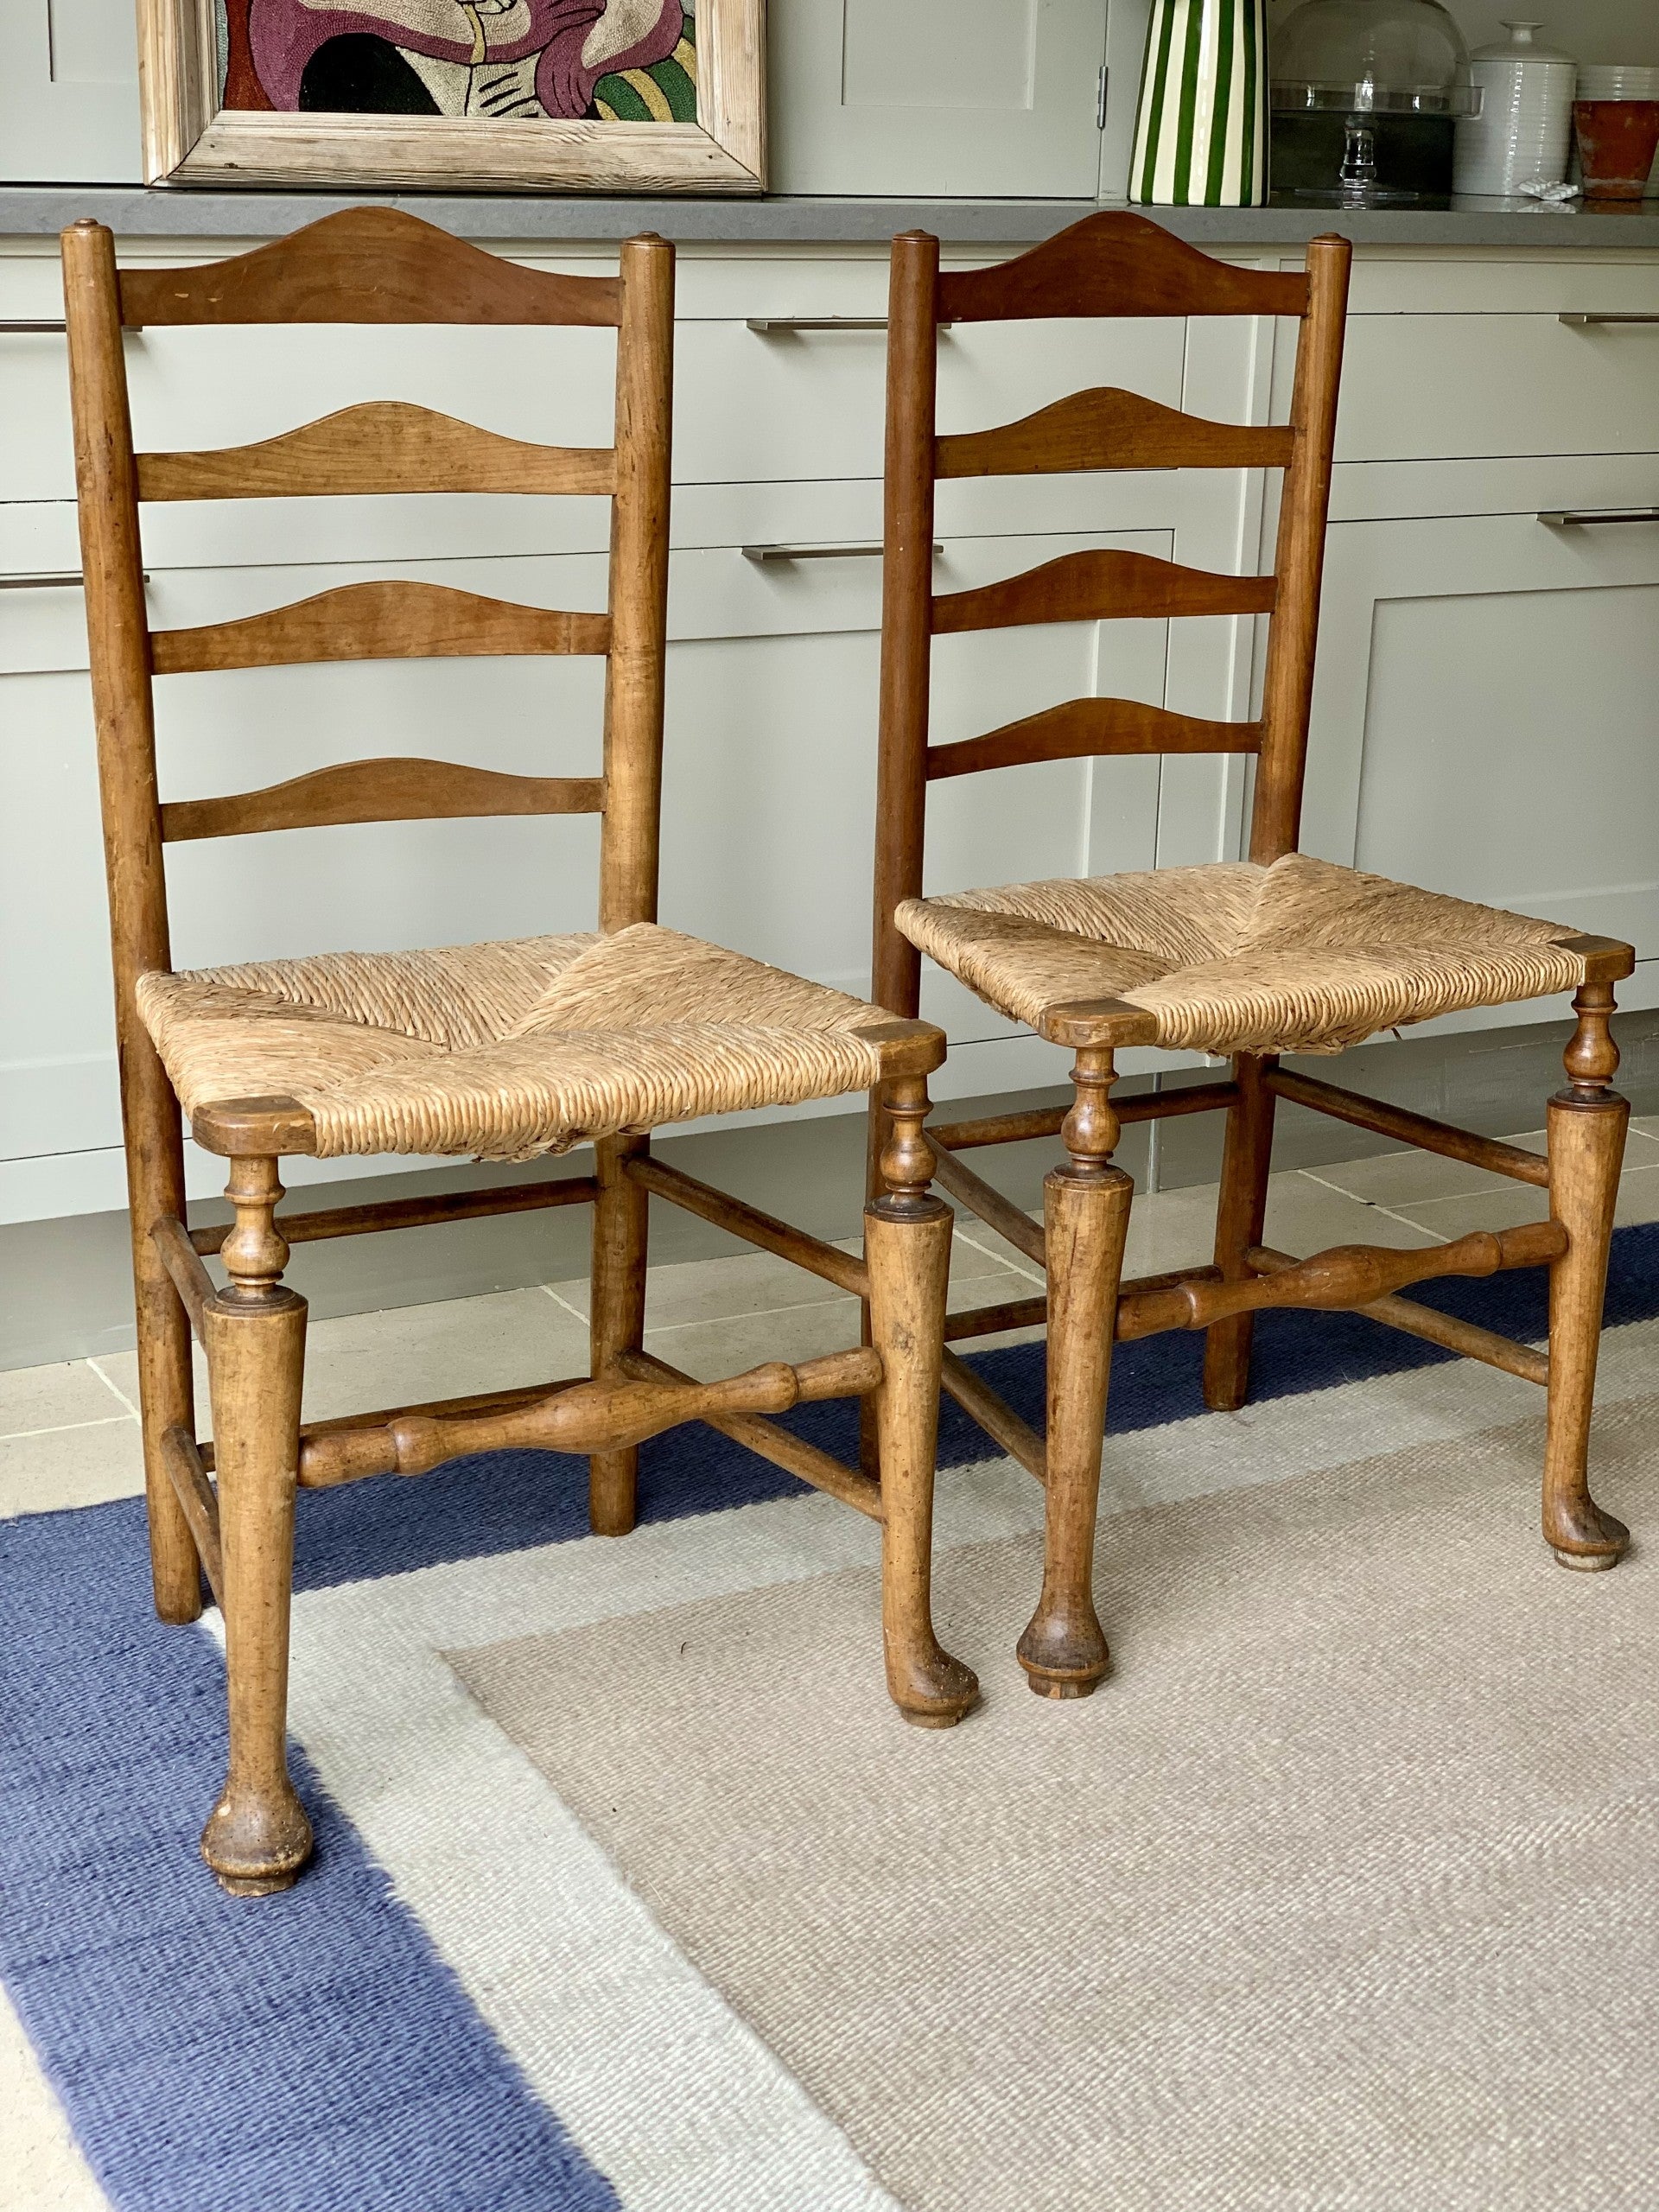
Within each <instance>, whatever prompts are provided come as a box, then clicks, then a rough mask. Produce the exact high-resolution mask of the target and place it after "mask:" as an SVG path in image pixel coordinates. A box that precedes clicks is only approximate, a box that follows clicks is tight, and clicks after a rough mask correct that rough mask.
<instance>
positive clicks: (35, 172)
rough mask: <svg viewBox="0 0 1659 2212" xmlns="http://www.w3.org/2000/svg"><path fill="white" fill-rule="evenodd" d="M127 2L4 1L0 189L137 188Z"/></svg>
mask: <svg viewBox="0 0 1659 2212" xmlns="http://www.w3.org/2000/svg"><path fill="white" fill-rule="evenodd" d="M142 177H143V167H142V164H141V162H140V157H139V149H138V48H137V33H136V28H135V19H134V12H133V6H132V0H5V5H4V6H3V8H0V181H3V180H12V179H16V180H17V181H23V182H27V183H31V184H54V183H65V184H137V183H138V182H139V181H141V179H142Z"/></svg>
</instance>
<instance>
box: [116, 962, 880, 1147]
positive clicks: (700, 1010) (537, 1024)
mask: <svg viewBox="0 0 1659 2212" xmlns="http://www.w3.org/2000/svg"><path fill="white" fill-rule="evenodd" d="M137 998H138V1007H139V1011H140V1014H141V1015H142V1017H143V1021H144V1024H145V1026H146V1027H147V1028H148V1029H149V1033H150V1035H151V1036H152V1037H153V1038H154V1039H155V1042H156V1049H157V1051H158V1052H160V1054H161V1056H162V1060H163V1062H164V1063H165V1065H166V1067H167V1071H168V1076H169V1077H171V1079H172V1082H173V1084H174V1087H175V1090H177V1092H178V1095H179V1097H180V1100H181V1103H182V1104H183V1105H184V1108H185V1109H186V1111H187V1112H188V1113H193V1114H194V1112H196V1111H197V1110H198V1109H200V1108H202V1107H205V1106H207V1105H210V1104H212V1103H214V1102H215V1101H219V1100H224V1099H231V1098H242V1097H254V1096H288V1097H291V1098H295V1099H297V1100H298V1101H299V1103H301V1104H302V1105H303V1106H305V1107H308V1109H310V1111H311V1113H312V1115H313V1116H314V1117H315V1122H316V1150H317V1152H318V1154H321V1155H323V1156H325V1157H326V1156H329V1155H334V1154H348V1153H380V1152H399V1153H436V1154H470V1155H472V1156H473V1157H475V1158H478V1159H484V1160H528V1159H532V1158H534V1157H536V1156H537V1154H543V1153H552V1152H563V1151H565V1150H567V1149H568V1148H569V1147H570V1146H571V1145H573V1144H575V1143H577V1142H579V1141H582V1140H584V1139H586V1138H589V1137H594V1136H613V1135H620V1134H623V1133H625V1132H636V1131H645V1130H648V1129H652V1128H657V1127H659V1126H660V1125H661V1124H663V1123H664V1122H679V1121H687V1120H690V1119H691V1118H692V1117H693V1116H701V1115H707V1114H728V1113H734V1112H738V1111H741V1110H742V1109H747V1108H753V1107H759V1106H785V1105H795V1104H798V1103H800V1102H801V1101H802V1100H804V1099H809V1098H824V1097H836V1096H841V1095H842V1093H844V1092H848V1091H854V1090H865V1089H868V1087H869V1086H870V1085H871V1084H874V1083H878V1082H879V1081H880V1078H881V1074H882V1056H881V1051H880V1045H879V1043H878V1042H876V1041H874V1039H871V1038H869V1037H867V1036H865V1035H863V1034H861V1031H863V1030H866V1029H874V1028H875V1027H877V1026H879V1025H880V1024H882V1023H884V1022H887V1021H889V1020H890V1017H888V1016H887V1015H885V1014H882V1013H881V1012H880V1009H879V1008H877V1007H872V1006H868V1005H866V1004H865V1003H864V1002H863V1001H861V1000H859V999H855V998H849V996H848V995H846V994H845V993H844V992H841V991H835V990H830V989H828V988H825V987H824V986H823V985H822V984H819V983H811V982H805V981H804V980H803V979H802V978H801V977H799V976H791V975H788V974H785V972H784V971H783V970H782V969H777V968H769V967H767V966H766V965H765V963H762V962H760V961H759V960H750V959H747V958H746V957H744V956H743V955H742V954H741V953H735V952H728V951H726V950H723V949H722V948H721V947H720V946H718V945H713V944H704V943H703V942H702V940H700V939H699V938H692V937H685V936H683V935H681V934H680V932H679V931H675V930H669V929H662V928H659V927H658V925H655V924H654V923H638V924H635V925H633V926H632V927H631V928H628V929H624V930H619V931H616V932H615V933H614V934H613V935H611V936H606V937H601V936H596V935H591V934H589V935H577V936H569V937H540V938H521V939H518V940H517V941H514V942H511V943H504V944H467V945H455V946H449V947H445V948H442V949H440V950H432V951H425V952H383V953H322V954H318V955H316V956H315V957H311V958H308V959H299V960H278V961H269V962H256V963H251V964H249V965H246V966H242V967H234V968H208V969H199V970H196V971H195V972H194V973H187V974H159V973H158V974H151V975H147V976H143V977H142V978H141V979H140V982H139V983H138V988H137Z"/></svg>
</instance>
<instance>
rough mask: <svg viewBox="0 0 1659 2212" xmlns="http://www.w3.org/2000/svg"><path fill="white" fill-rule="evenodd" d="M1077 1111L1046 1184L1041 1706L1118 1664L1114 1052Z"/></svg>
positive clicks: (1090, 1684)
mask: <svg viewBox="0 0 1659 2212" xmlns="http://www.w3.org/2000/svg"><path fill="white" fill-rule="evenodd" d="M1071 1079H1072V1082H1073V1084H1075V1086H1076V1092H1077V1096H1076V1103H1074V1105H1073V1106H1072V1109H1071V1113H1070V1114H1068V1115H1067V1116H1066V1118H1065V1125H1064V1127H1063V1128H1062V1129H1061V1131H1060V1137H1061V1141H1062V1142H1063V1143H1064V1144H1065V1147H1066V1151H1067V1154H1068V1155H1069V1157H1068V1158H1067V1160H1066V1161H1065V1165H1064V1166H1059V1167H1056V1168H1054V1169H1053V1170H1052V1171H1051V1173H1049V1174H1048V1175H1047V1176H1046V1179H1045V1180H1044V1184H1043V1219H1044V1226H1045V1230H1046V1239H1047V1253H1048V1485H1047V1488H1048V1497H1047V1510H1046V1518H1045V1522H1044V1529H1043V1592H1042V1597H1041V1599H1040V1600H1039V1604H1038V1606H1037V1611H1035V1613H1033V1616H1032V1618H1031V1622H1030V1624H1029V1626H1028V1627H1027V1630H1026V1632H1025V1634H1024V1635H1023V1636H1022V1637H1020V1646H1019V1656H1020V1665H1021V1666H1022V1667H1023V1668H1024V1669H1025V1670H1026V1675H1027V1680H1028V1681H1029V1682H1030V1685H1031V1688H1033V1690H1035V1691H1036V1692H1037V1694H1039V1696H1040V1697H1053V1698H1071V1697H1087V1696H1088V1694H1089V1693H1090V1691H1091V1690H1092V1689H1093V1688H1095V1686H1096V1683H1097V1682H1098V1681H1100V1680H1101V1678H1102V1676H1103V1675H1104V1674H1105V1673H1106V1670H1107V1669H1108V1667H1109V1664H1110V1654H1109V1651H1108V1649H1107V1646H1106V1637H1105V1635H1104V1633H1103V1630H1102V1629H1101V1625H1100V1619H1099V1617H1098V1615H1097V1614H1096V1611H1095V1592H1094V1572H1095V1520H1096V1512H1097V1510H1098V1507H1099V1501H1100V1458H1101V1446H1102V1441H1103V1436H1104V1432H1105V1427H1106V1392H1107V1386H1108V1384H1109V1381H1110V1378H1111V1366H1112V1337H1113V1329H1114V1326H1115V1324H1116V1314H1117V1287H1118V1283H1119V1281H1120V1279H1121V1277H1122V1272H1123V1247H1124V1243H1125V1242H1126V1240H1127V1238H1128V1230H1129V1202H1130V1200H1131V1198H1133V1197H1134V1195H1135V1185H1134V1184H1133V1183H1132V1182H1131V1181H1130V1179H1129V1178H1128V1176H1127V1175H1126V1174H1125V1173H1123V1171H1122V1168H1121V1167H1114V1166H1112V1164H1111V1155H1112V1154H1113V1152H1114V1151H1115V1150H1116V1146H1117V1138H1118V1122H1117V1116H1116V1114H1115V1113H1114V1112H1113V1110H1112V1106H1111V1096H1110V1094H1111V1088H1112V1084H1113V1082H1114V1080H1115V1079H1116V1069H1115V1067H1114V1065H1113V1059H1112V1055H1111V1053H1110V1052H1109V1051H1107V1050H1105V1049H1104V1048H1103V1047H1089V1048H1085V1049H1084V1050H1083V1051H1081V1052H1079V1053H1078V1054H1077V1065H1076V1066H1075V1067H1074V1068H1073V1070H1072V1071H1071Z"/></svg>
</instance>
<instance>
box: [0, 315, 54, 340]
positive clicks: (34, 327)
mask: <svg viewBox="0 0 1659 2212" xmlns="http://www.w3.org/2000/svg"><path fill="white" fill-rule="evenodd" d="M68 327H69V326H68V324H67V322H33V321H27V320H23V321H20V320H19V319H18V318H17V317H16V316H15V315H7V316H5V317H4V318H3V319H0V336H3V337H7V338H17V337H28V336H29V335H31V334H33V335H35V336H41V335H44V334H50V333H53V332H55V333H56V334H58V335H59V336H61V335H62V334H63V333H64V332H65V331H66V330H67V328H68Z"/></svg>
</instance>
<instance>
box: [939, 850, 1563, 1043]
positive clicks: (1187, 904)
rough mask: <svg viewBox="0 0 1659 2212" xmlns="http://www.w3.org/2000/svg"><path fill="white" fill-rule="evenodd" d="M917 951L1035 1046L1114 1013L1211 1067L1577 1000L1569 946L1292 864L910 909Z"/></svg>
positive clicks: (1460, 902) (1493, 915)
mask: <svg viewBox="0 0 1659 2212" xmlns="http://www.w3.org/2000/svg"><path fill="white" fill-rule="evenodd" d="M895 918H896V920H897V922H898V925H899V929H900V930H901V931H903V932H904V934H905V936H906V938H909V940H910V942H911V943H912V944H913V945H916V946H917V947H918V949H919V950H921V951H923V952H925V953H926V954H928V955H929V957H931V958H932V959H934V960H936V961H938V963H939V965H940V966H941V967H943V968H946V969H950V972H951V974H952V975H954V976H959V977H960V978H961V980H962V981H963V982H964V983H966V984H968V985H969V987H970V988H972V989H974V990H976V991H977V992H978V993H979V994H980V995H981V996H982V997H983V998H985V999H988V1000H989V1001H990V1002H991V1003H992V1005H994V1006H995V1007H998V1008H999V1009H1000V1010H1001V1012H1002V1013H1003V1014H1007V1015H1008V1016H1009V1017H1010V1018H1011V1019H1013V1020H1016V1021H1024V1022H1027V1023H1029V1024H1030V1025H1031V1027H1033V1029H1036V1030H1037V1031H1039V1033H1041V1031H1042V1029H1043V1026H1044V1020H1045V1017H1046V1015H1047V1014H1049V1013H1050V1012H1051V1011H1052V1009H1054V1008H1056V1007H1059V1006H1062V1005H1065V1004H1067V1003H1071V1004H1075V1003H1076V1002H1077V1001H1083V1000H1090V999H1103V998H1116V999H1122V1000H1124V1001H1127V1002H1128V1004H1129V1005H1131V1006H1135V1007H1141V1008H1142V1009H1143V1010H1144V1011H1145V1012H1147V1013H1148V1014H1153V1015H1154V1016H1155V1017H1156V1019H1157V1021H1158V1025H1159V1033H1158V1037H1157V1039H1156V1041H1157V1043H1158V1044H1160V1045H1162V1046H1169V1047H1172V1048H1174V1047H1179V1048H1182V1049H1185V1050H1187V1051H1192V1052H1214V1053H1232V1052H1342V1051H1344V1049H1345V1048H1346V1047H1347V1046H1351V1045H1357V1044H1361V1043H1363V1041H1364V1039H1366V1038H1367V1037H1370V1036H1373V1035H1375V1034H1376V1032H1377V1031H1378V1030H1382V1029H1393V1028H1399V1027H1404V1026H1406V1025H1407V1024H1408V1023H1411V1022H1414V1021H1425V1020H1428V1019H1429V1018H1430V1016H1432V1015H1434V1014H1452V1013H1456V1012H1458V1011H1459V1010H1461V1009H1464V1008H1467V1007H1486V1006H1501V1005H1504V1004H1507V1003H1509V1002H1510V1001H1515V1000H1522V999H1532V998H1541V997H1545V996H1548V995H1551V994H1553V993H1555V992H1558V991H1570V990H1575V989H1577V988H1578V987H1579V986H1580V984H1582V983H1583V982H1584V981H1585V961H1584V956H1583V954H1582V952H1580V951H1573V950H1567V941H1569V940H1573V939H1575V938H1576V937H1577V932H1576V931H1575V930H1573V928H1572V927H1571V926H1570V925H1567V924H1563V923H1556V922H1545V921H1535V920H1533V919H1530V918H1528V917H1527V916H1525V915H1522V914H1510V913H1505V912H1503V911H1502V910H1501V909H1500V908H1497V907H1495V906H1474V905H1471V903H1470V902H1468V901H1467V900H1465V899H1449V898H1446V897H1443V896H1442V895H1440V893H1436V892H1431V891H1418V890H1414V889H1413V888H1412V887H1410V886H1409V885H1408V884H1403V883H1393V882H1390V881H1389V880H1388V878H1386V877H1385V876H1380V875H1368V874H1363V872H1362V871H1360V870H1358V869H1357V868H1338V867H1337V866H1336V865H1334V863H1332V862H1331V861H1320V860H1313V859H1310V858H1309V857H1307V856H1306V855H1304V854H1300V853H1292V854H1290V855H1287V857H1286V858H1284V859H1283V860H1279V861H1274V863H1273V864H1272V866H1271V867H1268V868H1262V867H1258V866H1255V865H1253V864H1251V863H1249V862H1248V861H1238V862H1221V863H1217V864H1214V865H1211V866H1209V867H1201V868H1160V869H1158V870H1156V871H1155V872H1154V873H1151V874H1134V875H1109V876H1096V877H1093V878H1084V879H1081V880H1073V879H1071V878H1063V879H1060V880H1055V881H1052V882H1047V883H1019V884H1010V885H1007V886H1006V887H1003V888H1001V889H1000V890H994V891H958V892H953V893H950V894H949V895H948V896H946V897H943V898H932V899H906V901H905V902H904V904H903V905H901V906H899V909H898V911H897V914H896V916H895Z"/></svg>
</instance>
